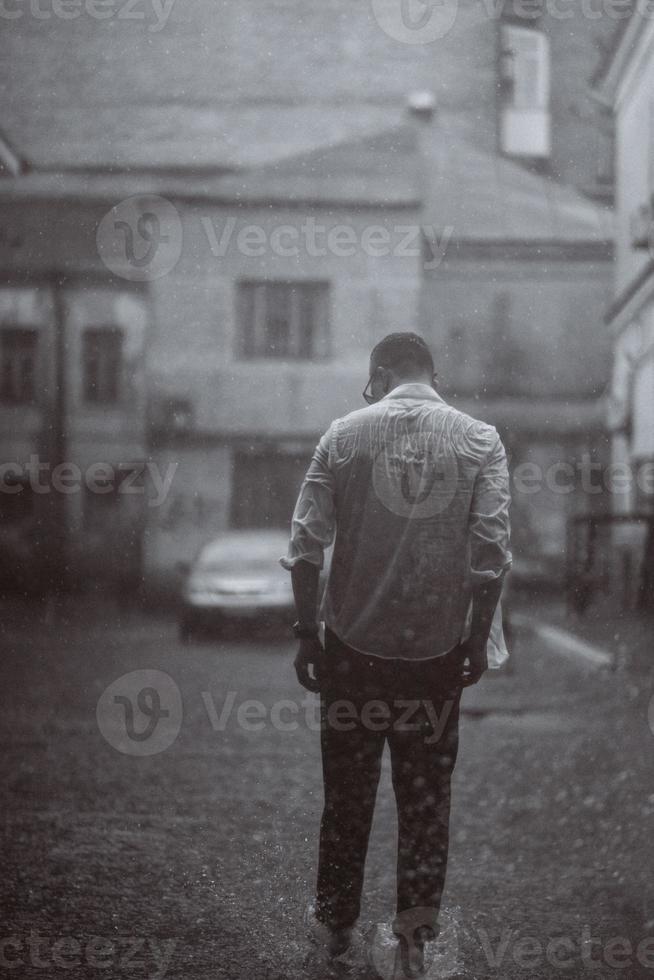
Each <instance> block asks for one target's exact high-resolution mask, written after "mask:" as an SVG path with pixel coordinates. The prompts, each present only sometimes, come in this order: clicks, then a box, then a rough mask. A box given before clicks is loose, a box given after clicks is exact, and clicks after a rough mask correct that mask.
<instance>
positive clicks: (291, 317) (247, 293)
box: [236, 278, 331, 362]
mask: <svg viewBox="0 0 654 980" xmlns="http://www.w3.org/2000/svg"><path fill="white" fill-rule="evenodd" d="M329 299H330V283H329V281H328V280H325V279H250V278H247V279H239V280H238V283H237V318H236V319H237V328H238V342H237V351H236V355H237V357H238V359H239V360H246V361H256V360H261V361H272V362H275V361H284V360H286V361H300V362H302V361H313V360H324V359H326V358H328V357H329V356H330V353H331V348H330V339H331V338H330V331H329V323H330V316H329ZM274 302H277V303H278V304H279V306H278V312H279V310H280V309H283V307H284V305H285V306H286V316H285V319H286V323H287V329H286V339H285V343H284V344H282V343H281V341H280V340H279V338H278V339H277V341H276V342H275V338H274V336H273V337H272V338H271V330H270V321H271V317H272V315H273V314H274V312H275V311H274V308H273V303H274ZM307 303H308V304H309V306H310V310H311V331H310V332H309V333H306V332H305V331H303V329H302V323H303V315H304V314H305V306H304V304H307ZM279 319H280V321H282V322H283V320H284V315H283V313H282V315H280V317H279ZM282 329H283V328H282ZM280 336H281V334H280ZM276 345H277V346H278V347H279V349H278V350H275V346H276Z"/></svg>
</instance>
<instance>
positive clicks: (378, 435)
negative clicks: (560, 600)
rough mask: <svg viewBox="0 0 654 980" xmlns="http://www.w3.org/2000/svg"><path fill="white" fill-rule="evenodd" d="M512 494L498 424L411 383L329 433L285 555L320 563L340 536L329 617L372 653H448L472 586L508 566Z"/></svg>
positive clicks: (352, 642) (462, 626) (460, 630)
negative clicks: (465, 411) (495, 424)
mask: <svg viewBox="0 0 654 980" xmlns="http://www.w3.org/2000/svg"><path fill="white" fill-rule="evenodd" d="M509 503H510V493H509V474H508V468H507V461H506V454H505V451H504V447H503V445H502V442H501V440H500V437H499V435H498V434H497V431H496V430H495V429H494V428H493V426H491V425H487V424H486V423H485V422H480V421H478V420H476V419H473V418H471V417H470V416H469V415H466V414H464V413H463V412H460V411H458V410H457V409H455V408H453V407H452V406H450V405H448V404H447V403H446V402H444V401H443V399H442V398H441V397H440V396H439V395H438V394H437V393H436V392H435V391H434V389H433V388H431V387H430V386H429V385H425V384H418V383H412V384H402V385H399V386H398V387H396V388H394V389H393V390H392V391H391V392H390V393H389V394H388V395H386V396H385V397H384V398H382V399H381V401H379V402H376V403H375V404H374V405H370V406H368V407H366V408H362V409H360V410H358V411H355V412H352V413H350V414H349V415H347V416H345V417H344V418H341V419H337V420H336V421H335V422H333V423H332V425H331V426H330V427H329V429H328V431H327V432H326V433H325V435H323V437H322V438H321V440H320V442H319V443H318V446H317V448H316V451H315V453H314V455H313V458H312V460H311V464H310V466H309V469H308V471H307V474H306V477H305V479H304V482H303V484H302V487H301V489H300V494H299V497H298V501H297V504H296V506H295V511H294V513H293V521H292V529H291V540H290V544H289V548H288V554H287V556H286V557H285V558H282V559H281V563H282V565H283V566H284V567H285V568H287V569H290V568H292V567H293V565H294V564H295V563H296V562H298V561H301V560H302V561H309V562H312V563H314V564H316V565H318V566H320V567H322V565H323V560H324V551H325V549H326V548H327V547H329V545H331V544H332V542H334V551H333V556H332V560H331V567H330V570H329V578H328V581H327V587H326V590H325V595H324V597H323V602H322V608H321V612H322V617H323V618H324V620H325V623H326V625H327V626H328V627H329V628H330V629H331V630H332V631H333V632H334V633H335V634H336V635H337V636H338V637H339V638H340V639H341V640H342V641H343V642H344V643H346V644H347V645H348V646H350V647H352V648H354V649H355V650H359V651H361V652H362V653H365V654H368V655H371V656H379V657H387V658H400V659H405V660H421V659H426V658H428V657H435V656H441V655H443V654H445V653H447V652H448V651H449V650H450V649H452V648H453V647H455V646H456V645H457V644H458V643H459V642H460V641H461V639H462V638H464V636H465V635H466V628H467V622H468V621H469V614H470V600H471V592H472V585H473V584H474V583H475V582H479V581H483V580H489V579H493V578H496V577H498V576H500V575H501V574H502V572H503V571H504V570H505V569H506V568H507V567H508V566H509V565H510V564H511V553H510V551H509ZM334 539H335V540H334Z"/></svg>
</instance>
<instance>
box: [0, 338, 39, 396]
mask: <svg viewBox="0 0 654 980" xmlns="http://www.w3.org/2000/svg"><path fill="white" fill-rule="evenodd" d="M40 332H41V331H40V329H39V327H36V326H28V325H23V324H14V323H12V324H8V323H3V324H2V325H0V404H2V405H23V406H24V405H34V404H35V403H36V397H37V390H38V385H37V373H38V357H39V339H40V337H39V335H40ZM11 334H13V335H14V336H18V335H19V334H22V335H23V336H24V337H27V336H29V338H30V342H31V343H30V345H29V346H30V347H31V350H30V351H29V353H30V355H31V364H30V375H29V392H28V393H27V394H24V393H23V392H22V387H23V381H21V379H20V377H19V375H20V374H21V371H20V369H19V368H17V366H16V364H15V363H14V364H13V365H12V368H13V369H12V371H11V375H12V384H13V386H14V394H13V395H12V394H10V393H9V387H11V386H8V387H5V359H6V358H7V357H8V356H10V357H12V358H13V360H14V362H15V361H16V360H18V358H19V357H20V355H21V353H22V352H21V351H20V350H18V349H14V350H13V351H7V350H6V348H5V343H6V339H7V336H8V335H11Z"/></svg>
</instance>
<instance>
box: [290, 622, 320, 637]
mask: <svg viewBox="0 0 654 980" xmlns="http://www.w3.org/2000/svg"><path fill="white" fill-rule="evenodd" d="M291 629H292V630H293V632H294V633H295V635H296V636H297V638H298V640H312V639H313V637H314V636H318V633H319V632H320V627H319V626H318V624H317V623H316V624H315V625H314V626H302V625H301V624H300V621H299V620H298V621H297V623H293V626H292V627H291Z"/></svg>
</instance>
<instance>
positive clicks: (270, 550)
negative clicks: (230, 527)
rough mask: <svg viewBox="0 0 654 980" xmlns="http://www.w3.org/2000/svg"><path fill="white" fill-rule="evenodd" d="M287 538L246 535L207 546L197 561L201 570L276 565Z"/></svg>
mask: <svg viewBox="0 0 654 980" xmlns="http://www.w3.org/2000/svg"><path fill="white" fill-rule="evenodd" d="M287 547H288V538H287V537H286V536H284V535H280V536H279V537H275V538H270V537H268V536H265V537H264V536H262V537H260V538H256V537H254V536H252V537H251V536H250V535H248V536H247V537H243V538H228V539H226V540H223V541H216V542H213V543H212V544H210V545H208V546H207V547H206V548H204V550H203V551H202V552H201V553H200V556H199V557H198V560H197V565H198V567H200V568H202V569H205V570H206V569H224V568H225V567H232V568H233V567H238V568H239V569H243V570H247V569H253V570H254V569H257V570H261V569H262V567H266V566H269V565H273V566H274V565H276V564H277V562H278V561H279V558H280V556H281V555H283V554H285V553H286V549H287Z"/></svg>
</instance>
